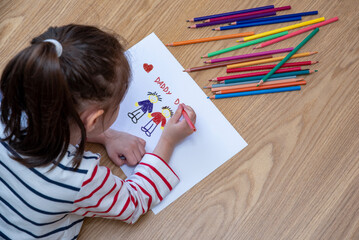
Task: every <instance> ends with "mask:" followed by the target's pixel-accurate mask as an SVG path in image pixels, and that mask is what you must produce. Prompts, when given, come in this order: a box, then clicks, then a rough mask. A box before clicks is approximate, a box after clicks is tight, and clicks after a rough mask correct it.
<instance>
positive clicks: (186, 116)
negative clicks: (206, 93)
mask: <svg viewBox="0 0 359 240" xmlns="http://www.w3.org/2000/svg"><path fill="white" fill-rule="evenodd" d="M182 115H183V117H184V118H185V119H186V122H187V123H188V125H189V126H190V127H191V128H192V130H193V132H195V131H196V130H197V129H196V127H195V126H194V124H193V122H192V121H191V119H189V116H188V114H187V112H186V110H184V109H183V110H182Z"/></svg>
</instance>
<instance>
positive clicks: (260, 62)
mask: <svg viewBox="0 0 359 240" xmlns="http://www.w3.org/2000/svg"><path fill="white" fill-rule="evenodd" d="M316 53H318V52H304V53H297V54H294V55H293V56H292V57H291V59H292V58H299V57H307V56H310V55H313V54H316ZM285 57H286V56H280V57H274V58H267V59H261V60H256V61H250V62H243V63H236V64H231V65H227V69H231V68H237V67H245V66H251V65H257V64H262V63H269V62H276V61H280V60H282V59H284V58H285Z"/></svg>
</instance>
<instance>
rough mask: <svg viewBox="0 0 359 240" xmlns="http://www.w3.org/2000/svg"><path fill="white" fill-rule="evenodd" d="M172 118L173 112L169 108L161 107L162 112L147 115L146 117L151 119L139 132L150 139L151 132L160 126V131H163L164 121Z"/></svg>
mask: <svg viewBox="0 0 359 240" xmlns="http://www.w3.org/2000/svg"><path fill="white" fill-rule="evenodd" d="M172 116H173V112H172V110H171V108H169V107H167V106H166V107H163V108H162V112H154V113H150V114H148V117H152V119H151V120H150V121H149V122H148V123H147V124H146V125H145V126H143V127H141V130H142V131H143V132H144V133H145V134H146V135H147V136H148V137H151V135H152V133H153V131H154V130H155V129H156V128H157V126H158V125H160V124H161V129H163V128H164V127H165V125H166V119H167V118H171V117H172Z"/></svg>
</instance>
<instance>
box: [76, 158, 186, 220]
mask: <svg viewBox="0 0 359 240" xmlns="http://www.w3.org/2000/svg"><path fill="white" fill-rule="evenodd" d="M87 162H89V160H87ZM94 163H95V164H94ZM91 164H93V166H92V171H89V172H88V173H87V175H86V176H85V178H84V181H83V183H82V187H81V188H80V191H79V192H78V194H77V196H76V198H75V199H74V204H73V210H72V213H73V214H77V215H82V216H85V217H103V218H108V219H116V220H122V221H124V222H127V223H134V222H136V221H137V219H138V218H139V217H140V216H141V215H142V214H144V213H146V212H147V211H148V210H149V209H150V208H152V207H153V206H155V205H157V204H158V203H159V202H160V201H161V200H162V199H163V198H164V197H165V196H166V195H167V194H168V193H169V192H170V191H171V190H172V189H173V188H174V187H175V186H176V185H177V183H178V182H179V179H178V177H177V175H176V174H175V173H174V171H173V170H172V169H171V168H170V167H169V166H168V165H167V163H166V162H164V161H163V160H162V159H160V158H159V157H158V156H156V155H154V154H146V155H145V156H144V157H143V159H142V161H141V162H140V163H139V164H138V165H137V166H136V168H135V170H134V174H133V175H131V176H130V177H128V178H127V179H126V180H122V179H120V178H119V177H117V176H115V175H113V174H112V173H111V171H110V169H108V168H107V167H103V166H99V165H98V164H96V162H95V161H93V162H92V163H91Z"/></svg>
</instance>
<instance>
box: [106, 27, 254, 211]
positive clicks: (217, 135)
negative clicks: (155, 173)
mask: <svg viewBox="0 0 359 240" xmlns="http://www.w3.org/2000/svg"><path fill="white" fill-rule="evenodd" d="M126 54H127V56H128V58H129V61H130V65H131V69H132V80H131V84H130V87H129V90H128V92H127V94H126V96H125V98H124V100H123V102H122V103H121V106H120V112H119V115H118V118H117V120H116V121H115V123H114V124H113V126H112V128H113V129H116V130H119V131H125V132H128V133H130V134H133V135H135V136H138V137H141V138H143V139H145V140H146V142H147V144H146V151H147V152H152V151H153V149H154V148H155V146H156V144H157V142H158V140H159V137H160V135H161V132H162V130H161V128H160V126H158V127H157V128H156V129H155V130H154V131H153V133H152V135H151V137H148V136H146V134H145V133H144V132H143V131H142V130H141V127H142V126H145V125H146V124H147V123H148V122H149V121H150V120H151V119H150V118H149V117H148V116H147V113H146V114H145V115H144V116H143V117H142V118H140V119H139V120H138V123H137V124H134V123H133V122H132V120H131V119H130V117H129V116H128V115H127V114H128V113H129V112H133V111H135V110H136V109H138V108H139V107H136V106H135V103H136V102H139V101H143V100H147V99H148V96H147V93H148V92H156V93H157V94H159V95H160V96H161V98H162V101H158V102H157V103H154V105H153V111H152V112H161V110H162V107H163V106H169V107H170V108H171V109H172V110H173V112H175V110H176V109H177V107H178V105H177V104H176V103H178V102H180V103H185V104H187V105H190V106H191V107H192V108H193V109H194V110H195V112H196V114H197V122H196V128H197V131H196V132H194V133H193V134H192V135H190V136H189V137H188V138H186V139H185V140H184V141H183V142H182V143H180V144H179V145H178V146H177V147H176V148H175V151H174V152H173V155H172V158H171V160H170V162H169V165H170V166H171V167H172V168H173V170H174V171H175V172H176V173H177V175H178V176H179V178H180V179H181V181H180V183H179V184H178V185H177V186H176V187H175V188H174V189H173V190H172V192H171V193H170V194H169V195H168V196H166V197H165V198H164V199H163V201H162V202H161V203H160V204H158V205H157V206H155V207H154V208H152V211H153V212H154V213H155V214H157V213H159V212H160V211H161V210H163V209H164V208H165V207H167V206H168V205H169V204H171V203H172V202H173V201H175V200H176V199H177V198H179V197H180V196H181V195H182V194H184V193H185V192H186V191H187V190H189V189H190V188H192V187H193V186H194V185H195V184H197V183H198V182H200V181H201V180H202V179H204V178H205V177H206V176H207V175H209V174H210V173H211V172H213V171H214V170H215V169H216V168H218V167H219V166H221V165H222V164H223V163H224V162H226V161H227V160H229V159H230V158H231V157H233V156H234V155H235V154H237V153H238V152H239V151H241V150H242V149H243V148H244V147H245V146H247V143H246V142H245V141H244V140H243V138H242V137H241V136H240V135H239V134H238V132H237V131H236V130H235V129H234V128H233V126H232V125H231V124H230V123H229V122H228V121H227V119H226V118H225V117H224V116H223V115H222V113H221V112H220V111H219V110H218V109H217V108H216V106H215V105H214V104H213V103H212V101H211V100H209V99H207V96H206V95H205V93H204V92H203V91H202V89H201V88H200V87H199V86H198V85H197V84H196V82H195V81H194V80H193V79H192V78H191V76H190V75H189V74H188V73H186V72H183V67H182V66H181V65H180V64H179V62H178V61H177V60H176V59H175V57H174V56H173V55H172V54H171V53H170V51H168V49H167V48H166V46H165V45H164V44H163V43H162V42H161V41H160V39H158V37H157V36H156V35H155V34H154V33H152V34H150V35H149V36H147V37H146V38H144V39H143V40H142V41H140V42H139V43H137V44H136V45H135V46H133V47H132V48H131V49H129V50H128V51H127V52H126ZM144 64H147V65H152V66H153V69H152V70H151V71H150V72H146V71H145V69H144ZM158 77H159V79H158ZM156 79H157V80H156ZM169 93H170V94H169ZM167 120H168V119H167ZM122 170H123V171H124V173H125V174H126V175H127V176H129V175H131V173H132V172H133V168H131V167H128V166H123V167H122Z"/></svg>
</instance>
